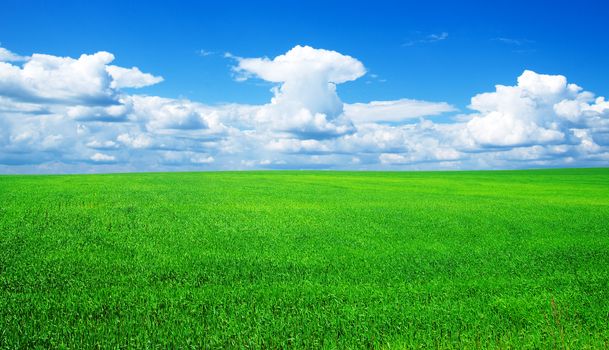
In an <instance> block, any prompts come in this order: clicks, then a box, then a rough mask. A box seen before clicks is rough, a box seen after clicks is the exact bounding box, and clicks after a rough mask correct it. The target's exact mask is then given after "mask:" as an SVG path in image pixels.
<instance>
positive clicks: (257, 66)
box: [235, 46, 366, 138]
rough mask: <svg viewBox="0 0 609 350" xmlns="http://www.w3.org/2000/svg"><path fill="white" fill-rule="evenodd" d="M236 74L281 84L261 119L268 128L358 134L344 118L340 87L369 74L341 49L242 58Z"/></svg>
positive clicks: (260, 113)
mask: <svg viewBox="0 0 609 350" xmlns="http://www.w3.org/2000/svg"><path fill="white" fill-rule="evenodd" d="M236 59H237V62H238V65H237V66H236V67H235V70H236V71H237V72H238V73H239V74H241V76H242V77H245V78H249V77H254V76H255V77H258V78H261V79H263V80H266V81H269V82H273V83H280V85H279V86H278V87H274V88H273V90H272V91H273V93H274V97H273V99H272V100H271V103H269V104H267V105H265V106H263V107H262V108H260V110H259V111H258V112H257V114H256V115H255V119H256V122H257V123H258V124H262V125H263V126H266V127H267V128H273V129H278V130H282V131H288V132H292V133H294V134H296V135H298V136H301V137H305V138H308V137H312V136H314V137H325V136H335V135H340V134H345V133H348V132H351V131H352V130H353V128H352V125H351V124H350V123H349V121H348V120H347V119H345V118H341V117H342V114H343V103H342V101H341V100H340V99H339V97H338V95H337V93H336V84H340V83H344V82H347V81H351V80H355V79H357V78H359V77H361V76H362V75H364V74H365V73H366V69H365V68H364V65H363V64H362V63H361V62H360V61H358V60H357V59H355V58H353V57H351V56H346V55H343V54H340V53H338V52H336V51H329V50H322V49H314V48H312V47H309V46H296V47H294V48H293V49H291V50H290V51H288V52H287V53H285V54H283V55H279V56H277V57H275V58H274V59H272V60H271V59H268V58H236Z"/></svg>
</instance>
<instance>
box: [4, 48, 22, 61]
mask: <svg viewBox="0 0 609 350" xmlns="http://www.w3.org/2000/svg"><path fill="white" fill-rule="evenodd" d="M24 60H26V57H23V56H19V55H17V54H16V53H13V52H10V51H9V50H7V49H5V48H3V47H0V62H11V61H24Z"/></svg>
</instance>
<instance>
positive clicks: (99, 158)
mask: <svg viewBox="0 0 609 350" xmlns="http://www.w3.org/2000/svg"><path fill="white" fill-rule="evenodd" d="M91 160H92V161H94V162H99V163H108V162H113V161H115V160H116V157H114V156H111V155H107V154H103V153H95V154H94V155H92V156H91Z"/></svg>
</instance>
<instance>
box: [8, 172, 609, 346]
mask: <svg viewBox="0 0 609 350" xmlns="http://www.w3.org/2000/svg"><path fill="white" fill-rule="evenodd" d="M608 342H609V169H562V170H534V171H501V172H398V173H383V172H308V171H307V172H219V173H162V174H161V173H159V174H117V175H67V176H0V348H72V349H85V348H98V347H99V348H118V347H121V348H123V347H129V348H210V349H214V348H312V349H318V348H340V349H342V348H389V349H401V348H454V349H462V348H502V349H507V348H550V349H564V348H571V349H586V348H588V349H607V348H608Z"/></svg>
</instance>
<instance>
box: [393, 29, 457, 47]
mask: <svg viewBox="0 0 609 350" xmlns="http://www.w3.org/2000/svg"><path fill="white" fill-rule="evenodd" d="M446 39H448V33H447V32H441V33H433V34H428V35H425V36H423V37H420V38H416V39H411V40H409V41H407V42H405V43H403V44H402V46H414V45H418V44H431V43H435V42H438V41H443V40H446Z"/></svg>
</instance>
